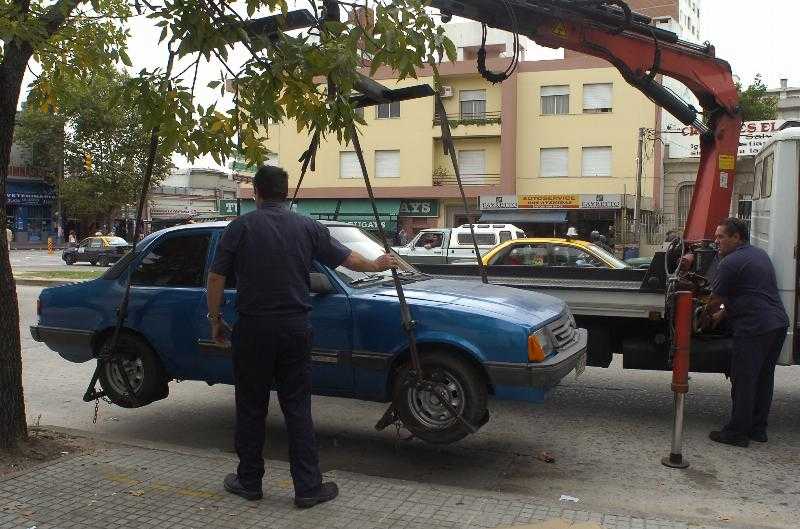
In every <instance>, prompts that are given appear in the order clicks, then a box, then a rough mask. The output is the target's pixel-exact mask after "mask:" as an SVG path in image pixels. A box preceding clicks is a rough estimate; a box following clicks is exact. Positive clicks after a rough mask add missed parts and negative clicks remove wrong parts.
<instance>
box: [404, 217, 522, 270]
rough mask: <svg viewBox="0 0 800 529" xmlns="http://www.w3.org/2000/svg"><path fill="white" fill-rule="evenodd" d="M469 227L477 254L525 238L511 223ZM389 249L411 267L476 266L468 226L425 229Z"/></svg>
mask: <svg viewBox="0 0 800 529" xmlns="http://www.w3.org/2000/svg"><path fill="white" fill-rule="evenodd" d="M473 228H474V230H475V240H476V241H477V243H478V249H479V250H480V252H481V254H484V253H485V252H488V251H489V250H490V249H491V248H493V247H494V246H496V245H497V244H499V243H503V242H505V241H509V240H512V239H520V238H522V237H525V232H524V231H522V230H521V229H519V228H517V227H516V226H514V225H513V224H474V225H473ZM392 249H393V250H394V251H395V252H396V253H397V254H398V255H400V256H402V257H403V259H405V260H406V261H408V262H409V263H412V264H459V263H467V262H471V263H473V264H477V263H478V261H477V258H476V257H475V246H474V245H473V243H472V233H471V232H470V228H469V224H464V225H462V226H459V227H458V228H429V229H425V230H422V231H420V232H419V233H418V234H417V235H416V236H415V237H414V238H413V239H412V240H411V241H410V242H409V243H408V244H406V245H405V246H396V247H394V248H392Z"/></svg>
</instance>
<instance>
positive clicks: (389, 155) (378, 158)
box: [375, 151, 400, 178]
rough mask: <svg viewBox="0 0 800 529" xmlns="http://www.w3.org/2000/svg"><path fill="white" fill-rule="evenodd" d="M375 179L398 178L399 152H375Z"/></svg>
mask: <svg viewBox="0 0 800 529" xmlns="http://www.w3.org/2000/svg"><path fill="white" fill-rule="evenodd" d="M375 177H376V178H400V151H375Z"/></svg>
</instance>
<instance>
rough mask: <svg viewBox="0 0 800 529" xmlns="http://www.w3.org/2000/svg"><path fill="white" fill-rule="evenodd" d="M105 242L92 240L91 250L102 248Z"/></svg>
mask: <svg viewBox="0 0 800 529" xmlns="http://www.w3.org/2000/svg"><path fill="white" fill-rule="evenodd" d="M102 247H103V241H102V240H101V239H92V240H91V241H89V248H102Z"/></svg>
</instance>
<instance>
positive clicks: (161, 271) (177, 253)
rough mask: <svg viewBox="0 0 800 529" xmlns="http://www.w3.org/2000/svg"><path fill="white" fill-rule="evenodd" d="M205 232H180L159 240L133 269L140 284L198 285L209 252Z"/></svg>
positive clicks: (201, 280)
mask: <svg viewBox="0 0 800 529" xmlns="http://www.w3.org/2000/svg"><path fill="white" fill-rule="evenodd" d="M209 239H210V235H209V234H208V233H198V234H191V235H179V236H175V237H169V238H166V239H163V240H161V241H158V242H156V243H155V245H154V246H153V247H152V248H151V249H150V250H149V251H148V252H147V255H145V256H144V257H143V258H142V260H141V261H140V262H139V266H138V267H137V269H136V271H135V272H134V273H133V277H132V278H131V284H134V285H139V286H163V287H200V286H203V275H204V274H203V272H204V271H205V266H206V256H207V254H208V243H209Z"/></svg>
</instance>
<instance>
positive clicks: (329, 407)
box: [18, 286, 800, 528]
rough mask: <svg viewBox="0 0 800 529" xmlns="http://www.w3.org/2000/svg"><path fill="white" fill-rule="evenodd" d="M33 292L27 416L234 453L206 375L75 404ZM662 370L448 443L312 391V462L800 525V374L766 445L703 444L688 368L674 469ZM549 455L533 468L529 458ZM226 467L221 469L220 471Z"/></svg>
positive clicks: (272, 425)
mask: <svg viewBox="0 0 800 529" xmlns="http://www.w3.org/2000/svg"><path fill="white" fill-rule="evenodd" d="M39 290H40V289H39V288H38V287H22V286H21V287H19V288H18V294H19V299H20V304H21V307H22V335H23V348H24V350H23V360H24V383H25V388H26V399H27V405H28V409H27V411H28V417H29V420H30V421H31V422H34V423H35V422H36V421H41V424H52V425H58V426H67V427H72V428H79V429H82V430H87V431H92V432H97V433H102V434H107V435H112V436H119V437H123V438H136V439H142V440H149V441H160V442H167V443H174V444H178V445H185V446H189V447H199V448H212V449H213V448H216V449H219V450H221V451H224V452H230V451H232V443H231V439H232V435H233V427H234V422H233V392H232V388H230V387H227V386H214V387H209V386H207V385H206V384H203V383H197V382H182V383H180V384H176V383H173V384H171V385H170V390H171V395H170V397H169V398H168V399H166V400H163V401H160V402H157V403H154V404H151V405H149V406H147V407H145V408H140V409H137V410H124V409H121V408H117V407H109V406H107V405H105V404H102V405H101V407H100V416H99V419H98V422H97V424H92V411H93V405H91V404H85V403H83V402H82V401H81V395H82V394H83V391H84V389H85V386H86V383H87V381H88V379H89V377H90V375H91V370H92V367H93V366H92V365H89V364H80V365H76V364H69V363H67V362H65V361H63V360H61V359H60V358H59V357H58V356H57V355H56V354H55V353H53V352H51V351H49V350H48V349H47V348H46V347H44V346H42V345H41V344H38V343H36V342H33V341H32V340H31V338H30V336H29V333H28V332H27V327H28V325H30V324H31V323H33V322H34V321H35V299H36V296H37V295H38V292H39ZM669 380H670V375H669V373H652V372H644V371H623V370H622V369H621V366H620V362H619V361H618V359H617V360H615V363H614V364H613V365H612V367H611V368H609V369H596V368H589V369H587V371H586V373H585V374H584V376H583V377H581V378H580V379H578V380H577V381H576V380H574V379H572V378H569V379H568V380H565V382H564V383H563V384H562V385H561V386H560V387H559V388H557V389H556V390H555V391H554V393H553V395H552V396H551V398H550V400H549V401H548V402H546V403H545V404H544V405H530V404H525V403H516V402H498V401H494V402H491V403H490V409H491V413H492V419H491V421H490V422H489V424H487V425H486V426H485V427H484V428H483V429H481V431H480V432H479V433H478V434H476V435H474V436H471V437H470V438H468V439H466V440H464V441H462V442H460V443H458V444H456V445H452V446H447V447H433V446H427V445H425V444H423V443H421V442H419V441H410V442H406V441H397V440H396V439H395V434H394V432H389V431H385V432H380V433H379V432H375V431H374V430H373V429H372V426H373V424H374V423H375V421H376V420H377V419H378V417H379V416H380V415H381V414H382V412H383V411H384V405H382V404H377V403H368V402H357V401H350V400H346V399H336V398H323V397H320V398H315V399H314V413H315V419H316V424H317V429H318V432H319V440H320V447H321V460H322V462H323V465H324V466H325V468H326V470H327V469H338V470H344V471H355V472H362V473H366V474H371V475H376V476H385V477H397V478H401V479H410V480H417V481H424V482H428V483H433V484H444V485H454V486H464V487H471V488H477V489H484V490H491V491H499V492H511V493H516V494H524V495H529V496H532V497H537V498H543V499H546V500H550V501H554V502H557V501H558V499H559V497H560V496H561V495H562V494H567V495H570V496H574V497H577V498H580V503H579V504H577V505H576V508H580V509H584V510H596V511H605V512H619V513H623V514H631V515H636V514H640V515H645V514H646V515H648V516H649V517H659V516H660V517H664V518H672V519H687V520H695V521H697V522H705V523H708V524H709V525H717V524H720V523H722V524H731V525H732V526H734V525H735V526H737V527H749V528H755V527H781V528H796V527H800V510H798V509H797V505H798V504H800V476H799V475H798V468H799V467H798V464H800V421H798V406H800V381H799V380H800V369H798V368H794V367H792V368H780V369H779V370H778V373H777V381H776V382H777V383H776V391H775V402H774V408H773V414H772V425H771V428H770V442H769V443H767V444H766V445H758V444H754V445H751V447H750V448H748V449H740V448H734V447H727V446H722V445H717V444H714V443H711V442H710V441H708V439H707V437H706V436H707V433H708V431H709V430H711V429H715V428H717V427H718V426H719V425H720V424H722V422H723V421H724V420H725V418H726V414H727V413H728V408H729V398H728V391H729V387H728V384H727V382H726V381H725V379H724V377H722V376H721V375H705V374H698V375H693V377H692V380H691V390H690V391H691V393H690V394H689V396H688V404H687V422H686V430H687V440H686V450H685V453H686V455H687V458H688V459H689V460H690V462H691V463H692V466H691V467H690V468H689V469H688V470H685V471H679V470H671V469H667V468H664V467H662V466H661V465H660V463H659V461H660V458H661V457H662V456H663V455H665V454H666V453H667V451H668V449H669V435H670V428H671V411H672V397H671V394H670V393H669ZM276 409H277V406H275V407H274V409H273V413H272V414H271V417H270V419H269V424H268V438H269V446H268V447H267V452H268V456H269V457H273V458H284V455H285V453H286V439H285V436H284V432H283V426H282V419H281V418H280V413H278V412H276V411H275V410H276ZM542 450H547V451H549V452H551V453H552V454H553V455H554V456H555V457H556V462H555V463H554V464H548V463H544V462H542V461H539V460H538V459H537V458H536V455H537V454H538V453H539V452H540V451H542ZM228 470H230V469H220V475H222V474H223V473H224V472H226V471H228Z"/></svg>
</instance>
